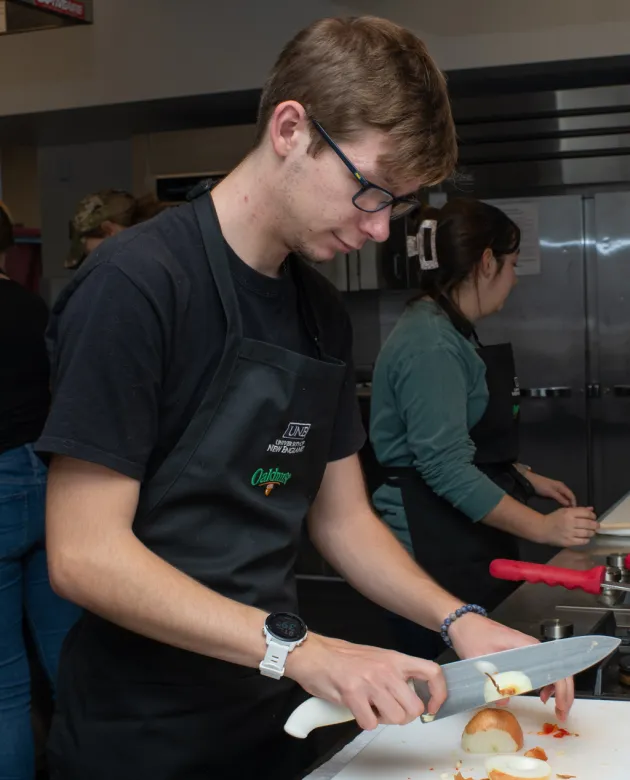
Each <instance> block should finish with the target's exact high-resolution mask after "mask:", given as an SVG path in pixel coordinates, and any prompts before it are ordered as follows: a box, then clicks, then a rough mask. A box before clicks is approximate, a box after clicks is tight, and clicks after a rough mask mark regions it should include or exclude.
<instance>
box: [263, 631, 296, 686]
mask: <svg viewBox="0 0 630 780" xmlns="http://www.w3.org/2000/svg"><path fill="white" fill-rule="evenodd" d="M292 649H293V647H292V646H291V645H287V644H283V643H281V642H277V641H276V640H275V639H273V637H269V638H268V642H267V652H266V653H265V657H264V658H263V660H262V661H261V662H260V666H259V669H260V672H261V674H263V675H264V676H265V677H273V679H274V680H279V679H280V678H281V677H282V676H283V675H284V667H285V665H286V662H287V656H288V655H289V653H290V651H291V650H292Z"/></svg>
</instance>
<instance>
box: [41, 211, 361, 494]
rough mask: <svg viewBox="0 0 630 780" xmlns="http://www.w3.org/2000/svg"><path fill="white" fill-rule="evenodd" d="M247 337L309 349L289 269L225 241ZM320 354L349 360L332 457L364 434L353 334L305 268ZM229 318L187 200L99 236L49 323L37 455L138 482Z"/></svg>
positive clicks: (192, 394) (191, 397)
mask: <svg viewBox="0 0 630 780" xmlns="http://www.w3.org/2000/svg"><path fill="white" fill-rule="evenodd" d="M228 256H229V260H230V265H231V269H232V273H233V278H234V282H235V287H236V291H237V295H238V300H239V304H240V309H241V314H242V319H243V330H244V335H245V336H246V337H248V338H254V339H257V340H259V341H265V342H268V343H271V344H275V345H277V346H281V347H284V348H286V349H290V350H292V351H295V352H299V353H302V354H308V355H311V356H316V354H317V353H316V350H315V345H314V343H313V342H312V339H311V337H310V336H309V335H308V332H307V331H306V328H305V325H304V323H303V319H302V315H301V313H300V305H301V303H300V299H299V297H298V293H297V289H296V286H295V283H294V281H293V278H292V275H291V274H290V273H285V274H284V275H282V276H280V277H278V278H270V277H267V276H264V275H263V274H260V273H258V272H257V271H255V270H254V269H252V268H250V266H248V265H247V264H246V263H244V262H243V261H242V260H240V258H239V257H237V256H236V254H235V253H234V252H233V251H232V250H231V249H230V248H229V247H228ZM305 275H306V280H307V286H308V297H309V299H310V300H311V301H312V303H313V306H314V313H315V317H316V320H317V322H318V324H319V326H320V329H321V334H320V344H321V347H322V348H323V351H324V352H326V353H327V354H329V355H331V356H333V357H336V358H338V359H340V360H343V361H344V362H345V363H346V364H347V373H346V381H345V384H344V388H343V391H342V394H341V396H340V401H339V406H338V409H337V415H336V419H335V426H334V434H333V440H332V445H331V450H330V453H329V458H328V459H329V461H334V460H339V459H341V458H344V457H347V456H348V455H352V454H354V453H356V452H358V451H359V449H360V448H361V447H362V445H363V443H364V439H365V433H364V430H363V426H362V423H361V418H360V414H359V410H358V405H357V400H356V393H355V379H354V369H353V364H352V354H351V352H352V332H351V326H350V321H349V318H348V316H347V314H346V312H345V310H344V308H343V304H342V303H341V300H340V298H339V295H338V293H337V291H336V290H335V289H334V287H332V286H331V285H330V283H329V282H328V281H327V280H326V279H324V278H323V277H322V276H321V275H320V274H318V273H317V271H315V270H313V269H310V268H308V267H307V268H306V269H305ZM225 336H226V321H225V316H224V313H223V308H222V306H221V302H220V299H219V296H218V292H217V288H216V285H215V283H214V280H213V278H212V275H211V273H210V269H209V267H208V261H207V259H206V256H205V252H204V248H203V243H202V238H201V233H200V230H199V226H198V224H197V221H196V218H195V214H194V211H193V208H192V206H191V205H190V204H188V205H185V206H180V207H178V208H174V209H169V210H168V211H166V212H164V213H163V214H161V215H160V216H159V217H157V218H156V219H154V220H152V221H151V222H147V223H144V224H142V225H139V226H137V227H135V228H131V229H129V230H126V231H124V232H123V233H121V234H119V235H118V236H116V237H115V238H113V239H110V240H108V241H106V242H105V243H103V244H102V245H101V246H100V247H99V248H98V249H97V250H96V251H95V252H94V253H93V254H92V255H91V256H90V258H89V259H88V261H87V262H86V263H84V264H83V266H82V267H81V269H80V270H79V271H78V272H77V275H76V277H75V278H74V279H73V281H72V282H71V283H70V285H69V286H68V288H67V289H66V290H64V292H63V293H62V295H61V297H60V299H59V301H58V303H57V305H56V306H55V308H54V310H53V317H52V320H51V325H50V328H49V342H50V344H49V346H50V353H51V357H52V380H53V403H52V409H51V412H50V415H49V417H48V421H47V423H46V426H45V429H44V432H43V434H42V436H41V438H40V440H39V442H38V443H37V449H38V450H39V451H40V452H47V453H56V454H60V455H68V456H70V457H73V458H78V459H80V460H86V461H90V462H92V463H98V464H100V465H103V466H106V467H108V468H111V469H113V470H115V471H117V472H119V473H122V474H125V475H127V476H129V477H132V478H134V479H138V480H144V479H145V478H147V477H148V476H150V475H151V474H152V473H154V472H155V470H156V469H157V467H158V466H159V465H160V464H161V463H162V462H163V460H164V459H165V458H166V456H167V455H168V454H169V452H170V451H171V450H172V448H173V447H174V446H175V444H176V443H177V441H178V439H179V438H180V436H181V435H182V434H183V432H184V430H185V429H186V427H187V425H188V422H189V421H190V420H191V418H192V416H193V414H194V413H195V411H196V409H197V408H198V406H199V404H200V403H201V401H202V399H203V396H204V394H205V392H206V389H207V387H208V385H209V383H210V382H211V381H212V378H213V375H214V372H215V370H216V368H217V366H218V363H219V359H220V357H221V354H222V351H223V347H224V343H225Z"/></svg>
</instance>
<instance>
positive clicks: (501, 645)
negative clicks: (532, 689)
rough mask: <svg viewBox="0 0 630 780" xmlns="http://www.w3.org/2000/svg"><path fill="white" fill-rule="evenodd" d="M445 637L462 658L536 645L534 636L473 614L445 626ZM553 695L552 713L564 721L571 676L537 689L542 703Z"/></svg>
mask: <svg viewBox="0 0 630 780" xmlns="http://www.w3.org/2000/svg"><path fill="white" fill-rule="evenodd" d="M449 636H450V638H451V641H452V643H453V648H454V650H455V652H456V653H457V655H458V656H459V657H460V658H462V659H465V658H476V657H478V656H480V655H489V654H490V653H500V652H502V651H503V650H513V649H514V648H516V647H527V646H528V645H536V644H538V642H537V640H536V639H534V638H533V637H531V636H528V635H527V634H523V633H521V632H520V631H515V630H514V629H512V628H508V627H507V626H504V625H501V623H496V622H495V621H494V620H489V619H488V618H484V617H482V616H481V615H476V614H474V613H471V614H468V615H464V616H463V617H461V618H459V619H458V620H456V621H455V622H454V623H453V625H452V626H451V628H450V629H449ZM554 694H555V699H556V702H555V703H556V716H557V717H558V720H560V721H565V720H566V718H567V715H568V714H569V710H570V709H571V707H572V706H573V700H574V698H575V689H574V685H573V678H572V677H569V678H567V679H566V680H559V681H558V682H557V683H556V684H555V685H549V686H547V687H546V688H543V690H542V691H541V692H540V698H541V701H542V702H543V703H544V704H546V703H547V702H548V701H549V699H550V698H551V697H552V696H553V695H554Z"/></svg>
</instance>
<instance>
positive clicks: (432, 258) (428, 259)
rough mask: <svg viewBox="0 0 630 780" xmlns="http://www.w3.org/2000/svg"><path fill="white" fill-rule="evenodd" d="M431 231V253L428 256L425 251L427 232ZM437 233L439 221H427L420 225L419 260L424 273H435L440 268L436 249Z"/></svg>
mask: <svg viewBox="0 0 630 780" xmlns="http://www.w3.org/2000/svg"><path fill="white" fill-rule="evenodd" d="M427 230H430V231H431V244H430V248H431V251H430V253H429V255H428V256H427V253H426V249H425V238H426V231H427ZM436 233H437V220H436V219H425V220H423V221H422V222H421V223H420V228H419V230H418V260H419V261H420V268H421V269H422V270H423V271H435V269H436V268H439V267H440V264H439V263H438V260H437V250H436V248H435V234H436Z"/></svg>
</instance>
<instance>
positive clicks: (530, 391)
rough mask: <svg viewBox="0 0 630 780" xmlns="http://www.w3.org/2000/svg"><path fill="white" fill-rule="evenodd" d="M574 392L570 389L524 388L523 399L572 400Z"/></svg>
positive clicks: (522, 390) (522, 391) (522, 389)
mask: <svg viewBox="0 0 630 780" xmlns="http://www.w3.org/2000/svg"><path fill="white" fill-rule="evenodd" d="M572 395H573V390H572V388H570V387H522V388H521V396H522V397H523V398H570V397H571V396H572Z"/></svg>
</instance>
